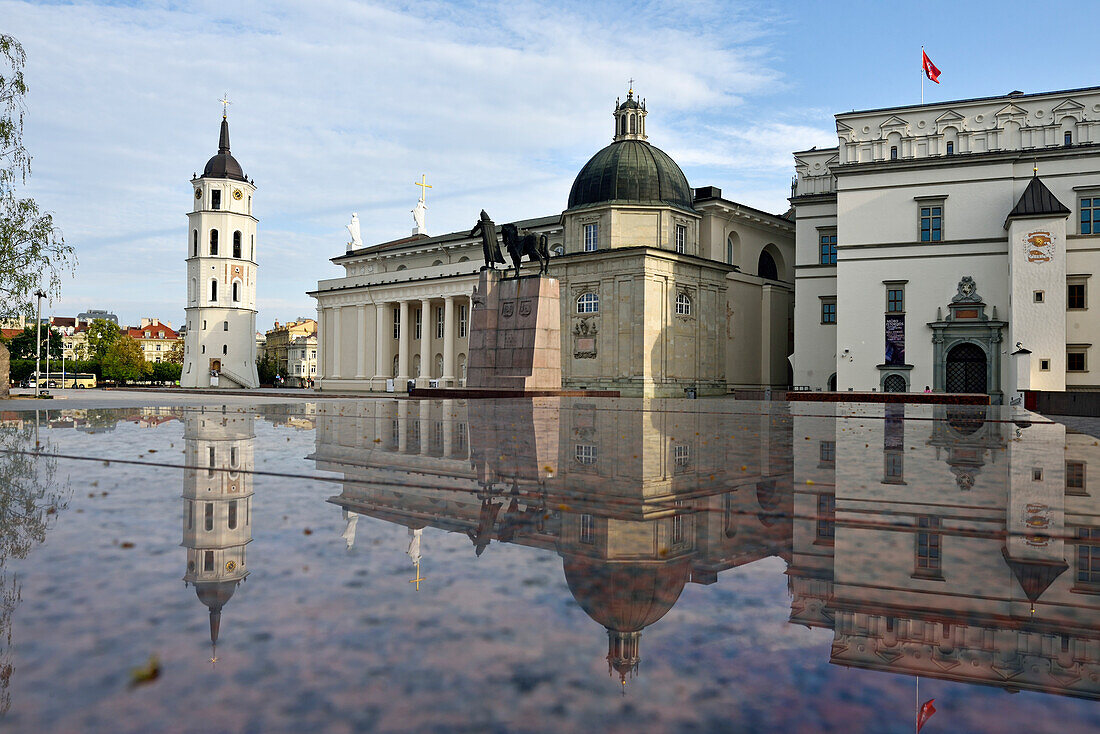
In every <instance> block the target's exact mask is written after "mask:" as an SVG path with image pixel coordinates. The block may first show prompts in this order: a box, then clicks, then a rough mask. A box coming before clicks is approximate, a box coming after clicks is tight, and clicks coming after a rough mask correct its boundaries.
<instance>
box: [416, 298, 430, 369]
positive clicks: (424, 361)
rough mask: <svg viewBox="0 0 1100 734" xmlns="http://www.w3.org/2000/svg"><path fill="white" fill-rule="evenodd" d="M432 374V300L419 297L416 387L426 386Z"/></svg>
mask: <svg viewBox="0 0 1100 734" xmlns="http://www.w3.org/2000/svg"><path fill="white" fill-rule="evenodd" d="M431 374H432V302H431V300H430V299H427V298H422V299H420V377H418V378H416V386H417V387H427V386H428V378H429V377H431Z"/></svg>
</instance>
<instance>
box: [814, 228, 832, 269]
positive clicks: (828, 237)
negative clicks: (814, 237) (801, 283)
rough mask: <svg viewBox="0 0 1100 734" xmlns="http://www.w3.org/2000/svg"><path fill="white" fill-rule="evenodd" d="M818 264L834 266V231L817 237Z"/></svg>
mask: <svg viewBox="0 0 1100 734" xmlns="http://www.w3.org/2000/svg"><path fill="white" fill-rule="evenodd" d="M818 262H819V263H820V264H821V265H836V231H835V230H833V231H830V232H822V233H821V234H820V235H818Z"/></svg>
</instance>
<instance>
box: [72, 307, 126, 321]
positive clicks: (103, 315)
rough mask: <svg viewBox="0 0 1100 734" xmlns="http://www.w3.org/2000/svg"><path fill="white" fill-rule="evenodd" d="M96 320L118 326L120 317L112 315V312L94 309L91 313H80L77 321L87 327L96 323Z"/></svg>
mask: <svg viewBox="0 0 1100 734" xmlns="http://www.w3.org/2000/svg"><path fill="white" fill-rule="evenodd" d="M96 319H103V320H104V321H110V322H111V323H112V324H117V323H118V316H116V315H115V314H113V313H111V312H110V311H103V310H100V309H96V308H93V309H92V310H90V311H85V312H83V313H78V314H77V315H76V320H77V323H78V324H85V325H86V324H90V323H92V322H93V321H95V320H96Z"/></svg>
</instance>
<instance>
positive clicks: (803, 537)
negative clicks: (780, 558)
mask: <svg viewBox="0 0 1100 734" xmlns="http://www.w3.org/2000/svg"><path fill="white" fill-rule="evenodd" d="M792 410H795V411H801V412H805V413H806V415H796V416H795V419H794V432H795V435H800V436H810V437H812V438H813V439H814V440H811V441H800V442H796V443H795V462H794V466H795V475H794V487H795V495H794V503H795V514H796V519H795V521H794V534H793V559H792V562H791V564H790V567H789V568H788V571H787V573H788V575H789V577H790V579H791V590H792V594H793V601H792V605H791V609H792V611H791V621H793V622H798V623H802V624H807V625H811V626H822V627H832V628H833V630H834V640H833V647H832V661H833V662H834V663H837V664H840V665H845V666H856V667H864V668H871V669H876V670H887V671H890V672H895V673H907V674H910V675H920V676H928V677H934V678H945V679H950V680H958V681H963V682H968V683H983V684H988V685H997V686H1001V687H1005V688H1008V689H1011V690H1024V689H1028V690H1040V691H1046V692H1052V693H1064V694H1069V695H1075V696H1084V697H1089V698H1100V682H1098V680H1100V632H1098V631H1097V630H1098V629H1100V501H1098V500H1097V498H1096V496H1095V495H1096V492H1095V489H1094V490H1093V492H1091V493H1090V492H1089V491H1088V484H1087V481H1086V467H1087V464H1088V463H1089V461H1090V460H1091V461H1092V463H1093V464H1094V465H1096V464H1097V462H1100V448H1097V447H1096V441H1095V439H1093V438H1092V437H1091V436H1084V435H1080V434H1074V433H1072V432H1069V431H1067V430H1066V428H1065V426H1062V425H1058V424H1053V425H1049V424H1038V425H1029V424H1027V423H1024V422H1021V423H1018V424H1017V423H1012V422H1009V421H1001V420H984V418H985V417H986V413H987V412H988V414H989V415H988V417H989V418H994V419H995V418H998V417H1000V416H1001V415H1002V414H1001V413H999V412H996V410H995V409H964V410H959V409H952V408H950V407H945V406H937V407H936V409H935V413H934V416H933V417H934V418H935V419H936V420H935V421H934V422H928V421H902V420H900V414H899V413H897V412H896V410H898V409H893V410H894V411H895V412H891V410H892V406H887V407H886V408H885V411H886V412H885V414H884V415H883V420H865V419H861V420H847V421H844V420H836V419H834V418H833V417H832V416H831V415H828V416H824V417H822V416H823V414H825V413H827V412H828V411H830V410H832V408H823V407H822V406H813V407H812V408H804V407H802V406H799V405H796V406H795V407H794V408H792ZM879 410H883V408H881V407H880V408H879ZM910 410H913V408H910ZM811 414H813V415H811ZM842 429H843V430H842ZM880 447H881V448H880ZM861 466H862V467H863V468H864V469H863V471H859V470H858V467H861ZM837 467H842V469H841V470H838V469H837ZM1090 495H1091V496H1090Z"/></svg>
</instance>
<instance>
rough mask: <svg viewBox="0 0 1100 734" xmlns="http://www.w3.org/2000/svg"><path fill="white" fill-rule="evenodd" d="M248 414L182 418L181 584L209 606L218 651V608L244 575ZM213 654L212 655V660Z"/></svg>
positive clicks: (248, 537)
mask: <svg viewBox="0 0 1100 734" xmlns="http://www.w3.org/2000/svg"><path fill="white" fill-rule="evenodd" d="M254 420H255V419H254V418H253V417H252V416H251V415H244V414H240V413H226V412H225V409H224V408H223V409H222V410H221V411H205V410H204V411H202V412H199V413H191V414H189V415H187V416H186V417H185V418H184V434H183V435H184V440H185V442H186V457H187V459H186V464H187V466H188V469H186V470H185V472H184V484H183V546H184V547H185V548H187V573H186V574H184V577H183V581H184V584H185V585H186V584H194V585H195V593H196V594H197V595H198V597H199V601H201V602H202V603H203V604H205V605H206V606H207V608H208V609H209V610H210V643H211V645H212V646H214V647H213V649H214V650H215V653H216V650H217V643H218V632H219V628H220V625H221V613H222V607H223V606H225V604H226V602H228V601H229V598H230V597H231V596H233V592H234V591H236V589H237V585H238V584H240V583H241V581H243V580H244V579H245V577H246V576H248V567H247V566H246V564H245V552H244V547H245V546H246V545H247V544H248V543H250V542H252V467H253V463H252V462H253V459H252V440H253V438H254V436H255V428H254V425H253V421H254ZM216 659H217V655H216V654H215V655H214V656H213V657H212V658H211V662H214V661H215V660H216Z"/></svg>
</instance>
